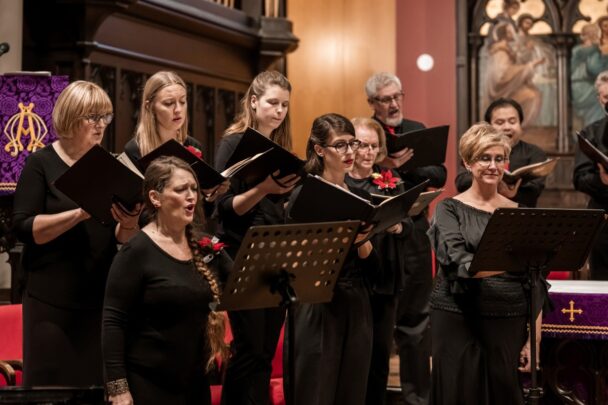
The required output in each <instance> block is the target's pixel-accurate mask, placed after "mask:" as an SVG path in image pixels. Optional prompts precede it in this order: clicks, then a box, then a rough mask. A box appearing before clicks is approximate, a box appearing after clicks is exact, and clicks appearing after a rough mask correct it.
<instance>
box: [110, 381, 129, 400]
mask: <svg viewBox="0 0 608 405" xmlns="http://www.w3.org/2000/svg"><path fill="white" fill-rule="evenodd" d="M106 391H107V393H108V396H110V397H114V396H116V395H120V394H124V393H125V392H129V383H128V382H127V379H126V378H121V379H119V380H114V381H110V382H108V383H106Z"/></svg>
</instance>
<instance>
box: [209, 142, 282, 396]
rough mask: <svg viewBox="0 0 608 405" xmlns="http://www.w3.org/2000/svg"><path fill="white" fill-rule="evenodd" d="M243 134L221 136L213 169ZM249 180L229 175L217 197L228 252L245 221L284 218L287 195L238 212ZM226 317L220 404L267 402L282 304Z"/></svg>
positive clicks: (274, 221)
mask: <svg viewBox="0 0 608 405" xmlns="http://www.w3.org/2000/svg"><path fill="white" fill-rule="evenodd" d="M242 137H243V134H234V135H230V136H227V137H224V138H222V141H221V143H220V145H219V148H218V151H217V154H216V161H215V168H216V169H217V170H219V171H221V170H224V169H225V168H226V162H227V161H228V159H229V158H230V156H231V155H232V152H234V150H235V148H236V146H237V144H238V143H239V141H240V140H241V138H242ZM253 186H254V184H250V185H249V184H244V183H242V182H240V181H239V180H238V179H236V178H233V179H232V181H231V185H230V189H229V190H228V192H227V193H226V194H224V195H223V196H221V197H220V198H218V200H217V201H216V203H217V213H218V219H219V222H220V228H221V230H220V232H219V233H220V236H221V239H222V241H223V242H225V243H226V244H227V245H228V246H227V248H226V251H227V252H228V254H230V256H231V257H232V258H234V257H235V255H236V252H237V251H238V248H239V246H240V244H241V242H242V240H243V238H244V237H245V233H246V232H247V230H248V229H249V227H251V226H253V225H276V224H282V223H284V221H285V219H284V218H285V209H284V204H285V203H286V201H287V197H286V196H276V195H270V196H266V197H264V198H263V199H262V200H261V201H260V202H259V203H258V204H257V205H256V206H255V207H253V208H252V209H251V210H250V211H249V212H246V213H245V214H244V215H237V213H236V212H235V211H234V209H233V207H232V201H233V199H234V197H235V196H236V195H239V194H242V193H244V192H245V191H247V190H249V189H250V188H251V187H253ZM228 317H229V318H230V326H231V329H232V335H233V337H234V340H233V341H232V345H231V351H232V357H231V358H230V361H229V362H228V367H227V369H226V376H225V378H224V385H223V388H222V404H224V405H232V404H234V405H248V404H263V405H266V404H268V402H269V388H268V387H269V384H270V375H271V372H272V359H273V357H274V353H275V350H276V347H277V344H278V342H279V336H280V333H281V327H282V326H283V322H284V321H285V310H284V309H283V308H270V309H256V310H245V311H229V312H228Z"/></svg>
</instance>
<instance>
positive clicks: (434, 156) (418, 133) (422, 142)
mask: <svg viewBox="0 0 608 405" xmlns="http://www.w3.org/2000/svg"><path fill="white" fill-rule="evenodd" d="M449 130H450V126H449V125H442V126H439V127H432V128H423V129H418V130H415V131H410V132H405V133H403V134H395V135H390V134H389V135H386V148H387V150H388V153H389V155H390V154H393V153H395V152H398V151H400V150H403V149H405V148H409V149H413V150H414V156H413V157H412V158H411V159H410V160H408V161H407V162H405V163H404V164H403V166H401V167H400V169H401V170H411V169H415V168H417V167H421V166H431V165H441V164H443V163H444V162H445V152H446V149H447V145H448V133H449Z"/></svg>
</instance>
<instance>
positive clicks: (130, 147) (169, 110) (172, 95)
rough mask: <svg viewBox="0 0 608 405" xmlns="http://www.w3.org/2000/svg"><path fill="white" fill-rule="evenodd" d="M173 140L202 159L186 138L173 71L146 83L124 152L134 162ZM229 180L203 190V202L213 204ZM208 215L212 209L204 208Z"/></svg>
mask: <svg viewBox="0 0 608 405" xmlns="http://www.w3.org/2000/svg"><path fill="white" fill-rule="evenodd" d="M171 139H175V140H176V141H178V142H179V143H181V144H182V145H184V146H185V147H187V148H189V149H190V150H191V151H192V152H193V153H195V154H197V155H199V157H202V150H203V146H202V145H201V143H200V142H199V141H197V140H196V139H194V138H193V137H191V136H189V135H188V99H187V94H186V83H185V82H184V81H183V80H182V78H181V77H179V76H178V75H177V73H175V72H170V71H160V72H156V73H155V74H153V75H152V76H150V78H149V79H148V80H147V81H146V84H145V85H144V91H143V94H142V100H141V108H140V110H139V121H138V123H137V129H136V130H135V137H134V138H132V139H131V140H130V141H129V142H127V144H126V145H125V153H126V155H127V156H128V157H129V159H131V161H133V162H134V163H137V161H138V160H139V159H141V157H142V156H145V155H147V154H148V153H150V152H152V151H153V150H154V149H156V148H158V147H159V146H160V145H162V144H163V143H165V142H167V141H169V140H171ZM228 183H229V182H228V181H226V182H224V183H222V184H220V185H218V186H216V187H214V188H212V189H203V190H202V193H203V196H204V197H205V201H207V202H213V201H215V200H216V199H217V197H219V196H220V195H221V194H223V193H225V192H226V190H227V189H228ZM205 208H206V211H207V212H209V211H210V210H211V208H212V207H210V206H207V207H205Z"/></svg>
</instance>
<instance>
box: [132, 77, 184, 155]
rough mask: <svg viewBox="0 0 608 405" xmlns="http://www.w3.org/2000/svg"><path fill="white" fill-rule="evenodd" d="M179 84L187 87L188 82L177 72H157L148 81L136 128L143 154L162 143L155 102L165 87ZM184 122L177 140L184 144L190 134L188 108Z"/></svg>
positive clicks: (138, 142)
mask: <svg viewBox="0 0 608 405" xmlns="http://www.w3.org/2000/svg"><path fill="white" fill-rule="evenodd" d="M174 84H176V85H178V86H181V87H183V88H184V90H185V91H187V89H186V83H185V82H184V81H183V80H182V78H181V77H179V76H178V75H177V73H175V72H169V71H161V72H156V73H155V74H153V75H152V76H150V78H149V79H148V80H147V81H146V84H145V86H144V93H143V95H142V98H141V108H140V110H139V121H138V122H137V129H136V130H135V141H136V142H137V145H138V146H139V151H140V152H141V155H142V156H143V155H146V154H148V153H150V152H151V151H153V150H154V149H156V148H158V147H159V146H160V145H161V143H162V142H161V139H160V134H159V132H158V123H157V121H156V114H155V113H154V111H153V103H154V101H155V99H156V96H157V95H158V93H159V92H160V91H161V90H162V89H164V88H165V87H168V86H172V85H174ZM184 114H185V115H184V122H183V123H182V126H181V127H180V128H179V130H178V131H177V137H176V140H177V141H178V142H179V143H181V144H183V143H184V141H185V140H186V137H187V136H188V108H187V106H186V109H185V113H184Z"/></svg>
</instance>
